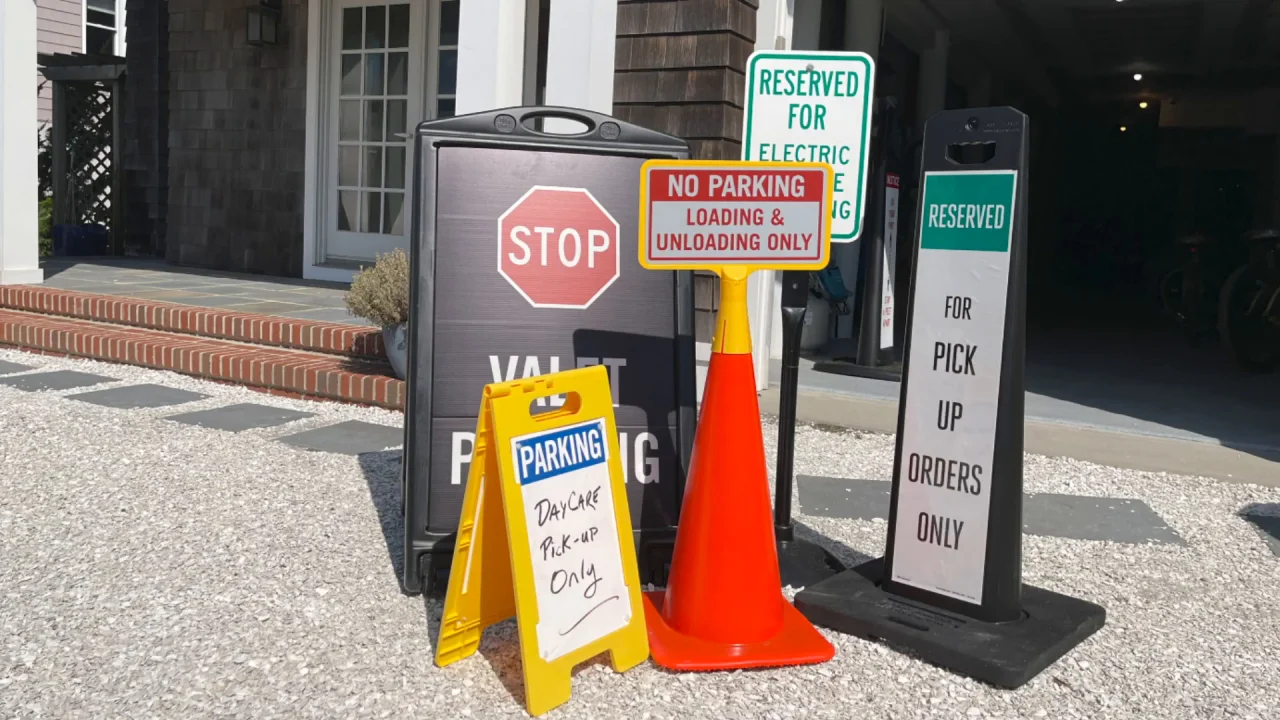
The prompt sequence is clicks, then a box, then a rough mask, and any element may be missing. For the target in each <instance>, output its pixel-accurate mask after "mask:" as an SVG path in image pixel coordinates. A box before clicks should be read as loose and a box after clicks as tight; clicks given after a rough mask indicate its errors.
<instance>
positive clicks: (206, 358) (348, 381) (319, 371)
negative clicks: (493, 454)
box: [0, 309, 405, 410]
mask: <svg viewBox="0 0 1280 720" xmlns="http://www.w3.org/2000/svg"><path fill="white" fill-rule="evenodd" d="M0 345H13V346H17V347H20V348H23V349H28V350H35V351H38V352H52V353H58V354H64V355H71V356H76V357H84V358H92V359H95V360H104V361H107V362H118V363H125V364H129V365H139V366H142V367H148V368H154V369H157V370H171V371H173V372H179V373H183V374H184V375H193V376H195V377H200V378H205V379H208V380H215V381H218V382H229V383H234V384H238V385H245V386H249V387H253V388H255V389H261V390H267V391H274V392H278V393H281V394H287V395H296V396H304V397H319V398H326V399H330V400H339V401H343V402H353V403H359V404H362V405H374V406H378V407H384V408H388V409H391V410H404V396H405V387H404V382H403V381H401V380H399V379H397V378H395V377H392V376H390V375H389V374H388V373H389V368H388V367H387V366H386V365H385V364H383V363H377V362H369V361H359V360H353V359H349V358H342V357H338V356H335V355H324V354H317V353H309V352H300V351H297V350H286V349H283V348H275V347H263V346H255V345H242V344H239V343H235V342H229V341H226V340H217V339H213V338H205V337H199V336H195V335H180V334H177V333H171V332H163V331H159V330H149V329H143V328H133V327H123V326H118V325H116V326H113V325H103V324H99V323H94V322H88V321H84V320H76V319H71V318H59V317H51V316H49V315H40V314H36V313H29V312H18V311H14V310H4V309H0Z"/></svg>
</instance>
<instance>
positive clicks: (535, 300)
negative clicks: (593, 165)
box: [498, 185, 620, 310]
mask: <svg viewBox="0 0 1280 720" xmlns="http://www.w3.org/2000/svg"><path fill="white" fill-rule="evenodd" d="M618 239H619V238H618V221H617V220H614V219H613V217H611V216H610V215H609V213H608V211H606V210H605V209H604V206H602V205H601V204H600V203H599V202H597V201H596V199H595V198H594V197H592V196H591V193H589V192H587V191H586V190H584V189H581V188H560V187H545V186H541V185H535V186H534V187H532V188H530V190H529V192H527V193H525V194H524V197H522V198H520V199H519V200H517V201H516V202H515V204H514V205H512V206H511V207H509V208H507V211H506V212H504V213H502V215H501V217H499V218H498V272H499V273H500V274H501V275H502V277H504V278H506V279H507V282H509V283H511V285H512V287H514V288H515V289H516V290H519V291H520V294H521V295H523V296H524V299H525V300H528V301H529V304H531V305H533V306H534V307H536V308H562V309H579V310H580V309H584V308H587V307H589V306H590V305H591V303H593V302H595V300H596V298H598V297H600V295H601V294H603V293H604V291H605V289H606V288H608V287H609V286H610V285H612V284H613V281H614V280H617V279H618V274H619V269H620V263H619V254H618Z"/></svg>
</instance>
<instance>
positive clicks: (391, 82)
mask: <svg viewBox="0 0 1280 720" xmlns="http://www.w3.org/2000/svg"><path fill="white" fill-rule="evenodd" d="M387 94H388V95H408V94H409V53H391V54H389V55H387Z"/></svg>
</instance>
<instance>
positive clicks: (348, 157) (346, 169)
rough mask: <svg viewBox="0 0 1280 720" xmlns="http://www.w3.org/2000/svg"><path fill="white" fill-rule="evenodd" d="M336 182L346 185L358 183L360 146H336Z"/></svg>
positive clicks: (350, 185)
mask: <svg viewBox="0 0 1280 720" xmlns="http://www.w3.org/2000/svg"><path fill="white" fill-rule="evenodd" d="M338 184H339V185H344V186H346V187H352V186H355V185H359V184H360V146H358V145H343V146H342V147H340V148H338Z"/></svg>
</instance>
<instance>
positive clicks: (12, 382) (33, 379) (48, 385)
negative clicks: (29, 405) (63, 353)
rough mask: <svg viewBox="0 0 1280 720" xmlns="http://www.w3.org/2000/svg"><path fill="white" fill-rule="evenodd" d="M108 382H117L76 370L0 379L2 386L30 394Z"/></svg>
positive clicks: (103, 376) (113, 379)
mask: <svg viewBox="0 0 1280 720" xmlns="http://www.w3.org/2000/svg"><path fill="white" fill-rule="evenodd" d="M107 382H115V378H109V377H106V376H105V375H94V374H93V373H85V372H77V371H75V370H54V371H52V372H44V373H33V374H30V375H16V376H13V377H6V378H3V379H0V385H8V386H9V387H13V388H17V389H19V390H26V391H28V392H36V391H39V390H72V389H74V388H79V387H89V386H91V385H101V384H102V383H107Z"/></svg>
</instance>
